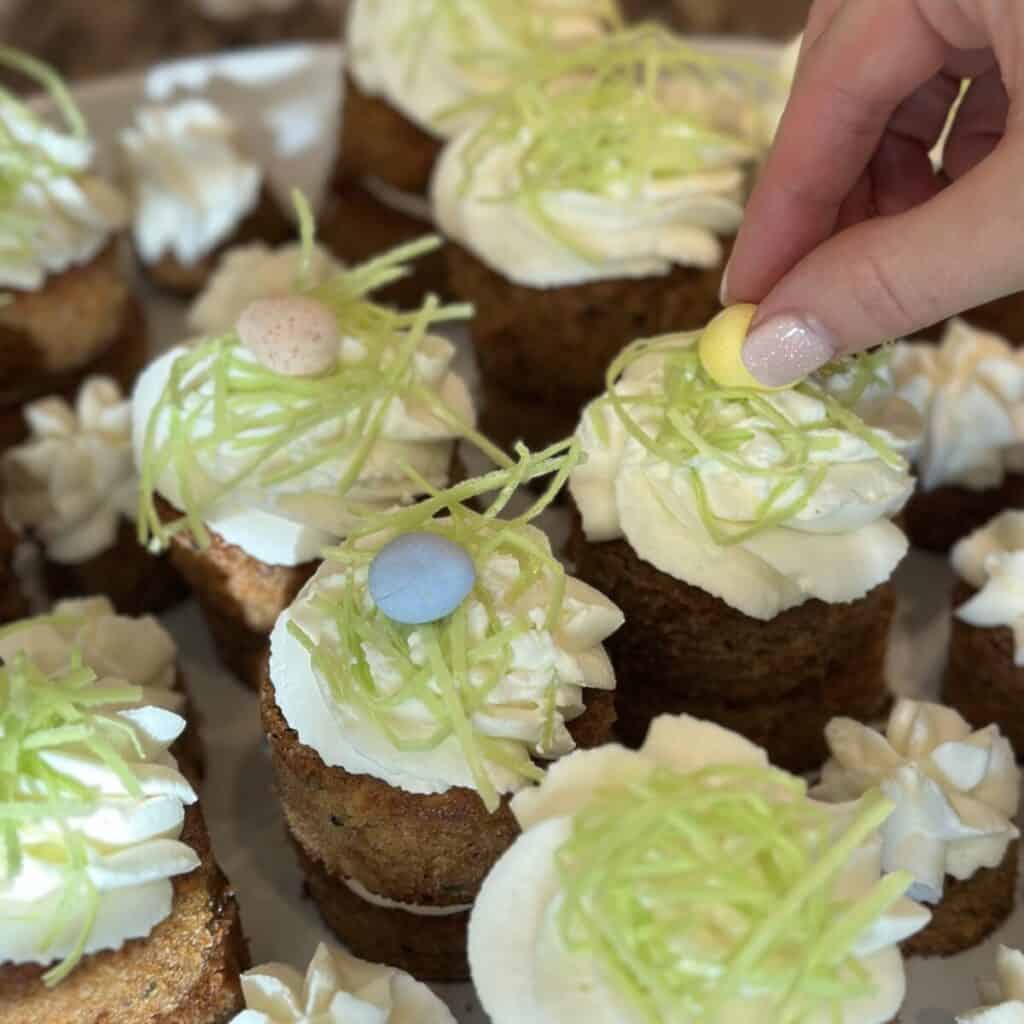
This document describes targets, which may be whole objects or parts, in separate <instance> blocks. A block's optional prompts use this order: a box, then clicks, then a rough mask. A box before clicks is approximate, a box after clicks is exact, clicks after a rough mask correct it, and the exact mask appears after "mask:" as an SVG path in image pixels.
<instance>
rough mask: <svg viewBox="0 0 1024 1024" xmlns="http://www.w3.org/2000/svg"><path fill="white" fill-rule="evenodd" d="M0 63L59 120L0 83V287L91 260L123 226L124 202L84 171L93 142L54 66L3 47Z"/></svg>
mask: <svg viewBox="0 0 1024 1024" xmlns="http://www.w3.org/2000/svg"><path fill="white" fill-rule="evenodd" d="M0 65H3V66H4V67H6V68H8V69H9V70H12V71H15V72H18V73H21V74H24V75H25V76H26V77H28V78H29V79H30V80H31V81H32V83H33V85H36V86H39V87H41V88H43V89H45V90H46V91H47V92H48V93H49V95H50V97H51V98H52V100H53V102H54V105H55V107H56V108H57V112H58V114H59V116H60V118H61V119H62V120H63V122H64V123H63V126H62V127H57V126H55V125H51V124H50V123H49V122H48V121H46V120H44V119H43V118H41V117H39V116H38V115H37V114H36V113H34V111H33V110H32V109H31V108H29V107H28V106H26V105H25V104H24V103H23V102H22V101H21V100H19V99H17V98H16V97H15V96H14V95H13V94H12V93H10V92H8V91H7V90H6V89H0V153H2V155H3V166H4V187H3V189H2V190H0V287H6V288H17V289H21V290H25V291H35V290H37V289H39V288H41V287H42V285H43V283H44V282H45V280H46V278H47V277H48V276H49V275H51V274H59V273H61V272H62V271H65V270H67V269H69V268H71V267H75V266H79V265H81V264H84V263H88V262H89V261H90V260H92V259H93V257H95V256H96V255H97V254H98V253H99V252H100V250H101V249H103V247H104V246H105V245H106V244H107V242H108V241H109V240H110V238H111V237H112V236H113V235H114V233H116V232H117V231H119V230H120V229H121V228H123V227H124V226H125V224H126V223H127V219H128V207H127V203H126V202H125V201H124V199H123V197H122V196H121V195H120V193H119V192H117V191H116V190H115V189H114V188H112V187H111V186H110V185H108V184H107V183H106V182H104V181H103V180H101V179H100V178H98V177H97V176H96V175H95V174H93V173H92V171H91V168H92V166H93V160H94V157H95V145H94V143H93V141H92V139H91V138H90V137H89V134H88V129H87V127H86V124H85V121H84V119H83V118H82V115H81V113H80V112H79V111H78V108H77V107H76V106H75V104H74V101H73V100H72V99H71V96H70V94H69V93H68V91H67V89H66V88H65V87H64V85H63V83H62V82H61V81H60V79H59V77H58V76H57V74H56V73H55V72H54V71H52V70H51V69H50V68H48V67H47V66H46V65H44V64H41V63H40V62H39V61H37V60H35V59H34V58H32V57H29V56H28V55H27V54H22V53H19V52H17V51H15V50H10V49H7V48H3V49H0Z"/></svg>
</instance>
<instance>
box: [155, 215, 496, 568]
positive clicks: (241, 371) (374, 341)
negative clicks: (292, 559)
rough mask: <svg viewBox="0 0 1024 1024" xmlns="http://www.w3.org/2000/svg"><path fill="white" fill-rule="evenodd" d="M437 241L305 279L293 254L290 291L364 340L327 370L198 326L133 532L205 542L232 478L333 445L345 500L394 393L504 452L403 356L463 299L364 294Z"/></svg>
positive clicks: (285, 470)
mask: <svg viewBox="0 0 1024 1024" xmlns="http://www.w3.org/2000/svg"><path fill="white" fill-rule="evenodd" d="M300 200H301V197H300V198H299V200H297V206H298V208H299V211H300V219H301V222H302V240H303V249H304V251H305V252H306V253H308V251H309V250H310V249H311V247H312V244H313V229H312V215H311V214H310V212H309V210H308V207H307V206H305V204H304V201H300ZM439 245H440V240H439V239H437V238H433V237H431V238H424V239H422V240H420V241H417V242H412V243H409V244H408V245H404V246H401V247H400V248H397V249H394V250H392V251H391V252H388V253H385V254H384V255H382V256H379V257H377V258H376V259H374V260H371V261H369V262H368V263H364V264H362V265H360V266H356V267H354V268H352V269H350V270H342V271H340V272H339V273H337V274H335V275H334V276H333V277H331V278H329V279H328V280H327V281H325V282H324V283H322V284H319V285H316V286H315V287H310V286H309V284H308V281H307V277H308V257H304V258H303V260H302V261H301V264H300V268H299V275H298V276H299V280H298V281H297V282H296V291H297V293H298V294H303V295H308V296H310V297H311V298H314V299H316V300H318V301H319V302H321V303H323V304H324V305H325V306H327V307H328V308H329V309H330V310H331V311H332V312H333V313H334V314H335V315H336V317H337V319H338V324H339V326H340V328H341V331H342V333H343V334H344V335H345V336H347V337H350V338H353V339H356V340H357V341H358V342H359V343H360V344H361V345H362V348H363V354H362V355H361V357H360V358H358V359H356V360H345V361H339V363H338V365H337V366H336V368H335V369H334V370H333V371H331V372H330V373H326V374H323V375H321V376H318V377H289V376H284V375H281V374H277V373H274V372H272V371H271V370H269V369H267V368H265V367H264V366H262V365H261V364H260V363H258V362H256V361H255V360H254V359H253V358H252V357H251V356H250V355H249V353H248V352H247V351H246V350H245V349H244V348H243V347H242V344H241V341H240V340H239V337H238V334H237V332H235V331H231V332H229V333H228V334H225V335H222V336H220V337H214V338H207V339H205V340H203V341H201V342H199V343H198V344H196V345H195V346H193V347H192V348H191V349H190V350H189V351H188V352H187V353H185V354H183V355H182V356H181V357H180V358H178V359H177V360H176V361H175V362H174V365H173V367H172V371H171V377H170V380H169V382H168V384H167V386H166V387H165V389H164V391H163V394H162V395H161V396H160V399H159V401H158V402H157V404H156V405H155V407H154V408H153V410H152V413H151V415H150V418H149V421H148V423H147V428H146V432H145V436H144V440H143V447H142V459H141V462H142V465H141V473H140V477H141V480H140V495H139V514H138V535H139V540H140V542H141V543H143V544H149V545H151V546H152V547H155V548H157V549H159V548H162V547H165V546H166V544H167V542H168V541H169V539H170V538H171V537H172V536H173V535H174V534H175V533H177V532H179V531H180V530H183V529H188V530H189V531H191V533H192V535H193V536H194V537H195V539H196V541H197V542H198V543H199V544H200V545H201V546H206V545H207V544H208V543H209V532H208V530H207V528H206V526H205V524H204V519H205V518H207V517H208V516H209V514H210V513H211V511H212V510H213V509H215V508H216V507H217V505H218V503H219V502H221V501H222V500H223V499H224V498H225V497H227V496H228V495H230V494H232V493H233V492H235V491H237V490H238V489H239V488H241V487H243V486H246V487H255V488H270V487H274V486H275V485H280V484H284V483H286V482H288V481H290V480H294V479H295V478H296V477H300V476H302V475H303V474H306V473H308V472H309V471H311V470H314V469H315V468H316V467H318V466H320V465H322V464H323V463H325V462H326V461H328V460H329V459H336V458H338V457H343V458H344V460H345V463H346V469H345V472H344V475H343V476H342V478H341V479H340V480H339V481H338V486H337V497H338V499H339V500H344V499H345V498H346V496H347V494H348V492H349V491H350V489H351V488H352V487H353V485H354V484H355V483H356V482H357V481H358V479H359V476H360V473H361V472H362V470H363V467H364V466H365V465H366V462H367V459H368V458H369V457H370V454H371V451H372V449H373V446H374V444H375V443H376V442H377V441H378V439H379V438H380V434H381V430H382V427H383V423H384V418H385V416H386V414H387V411H388V408H389V406H390V404H391V403H392V401H393V399H395V398H398V397H401V398H403V399H406V400H408V401H412V402H416V403H420V404H422V405H423V406H425V407H426V408H428V409H429V410H430V412H431V414H432V415H433V416H435V417H436V418H437V419H438V420H440V421H441V422H443V423H444V424H446V425H448V426H450V428H451V430H452V432H453V434H454V435H455V436H457V437H463V438H466V439H468V440H470V441H472V442H473V443H474V444H475V445H476V446H477V447H479V448H480V449H481V450H482V451H484V452H485V453H486V454H487V455H488V456H489V457H491V458H492V459H493V460H494V461H495V462H497V463H498V464H507V463H508V457H507V456H506V455H504V454H503V453H502V452H501V451H500V450H499V449H497V448H496V447H495V446H494V445H493V444H491V443H490V442H489V441H488V440H487V439H486V438H485V437H483V435H482V434H480V433H479V432H478V431H476V430H474V429H473V428H472V427H471V426H470V425H469V424H468V423H464V422H462V421H461V420H460V418H459V417H458V416H457V414H456V413H455V411H454V410H452V409H451V408H449V407H448V406H447V405H446V404H445V402H444V401H442V399H441V397H440V396H439V395H438V393H437V392H436V391H435V390H434V389H433V388H431V387H428V386H426V385H425V384H423V383H421V382H419V381H418V380H417V379H416V374H415V365H414V359H415V356H416V353H417V351H418V349H419V348H420V346H421V345H422V343H423V341H424V338H425V337H426V335H427V333H428V332H429V331H430V330H432V329H433V328H435V327H437V326H438V325H440V324H444V323H448V322H451V321H455V320H463V319H465V318H466V317H468V316H469V315H470V314H471V307H469V306H465V305H451V306H443V305H441V304H440V303H439V301H438V300H437V299H436V298H435V297H434V296H431V297H430V298H428V299H427V300H426V301H425V302H424V304H423V305H422V306H421V307H420V309H418V310H416V311H414V312H398V311H396V310H393V309H391V308H389V307H386V306H382V305H378V304H377V303H375V302H373V301H372V300H371V299H370V298H369V296H370V294H371V293H372V292H374V291H376V290H378V289H380V288H383V287H385V286H387V285H388V284H391V283H392V282H394V281H397V280H399V279H401V278H403V277H405V276H407V275H408V274H409V273H410V272H411V271H410V268H409V265H408V264H409V262H410V261H411V260H413V259H415V258H416V257H418V256H421V255H423V254H424V253H426V252H430V251H432V250H434V249H436V248H437V247H438V246H439ZM211 418H212V422H213V426H212V429H211V427H210V420H211ZM297 442H304V443H305V447H304V451H303V454H302V455H301V456H298V455H296V456H293V455H291V454H290V453H289V452H288V449H289V448H291V447H292V446H295V445H296V443H297ZM293 450H294V448H293ZM224 452H229V453H231V455H232V456H233V457H234V458H235V459H236V461H237V462H238V463H239V465H238V468H237V469H235V470H234V472H232V473H231V474H230V475H229V476H227V478H215V477H214V476H213V474H212V473H211V472H210V470H209V469H208V466H209V464H210V461H211V460H212V459H213V458H214V457H215V456H217V455H218V454H220V453H224ZM166 474H170V475H172V477H173V478H174V480H175V482H176V484H177V488H178V492H179V494H180V496H181V500H182V503H183V506H184V513H185V514H184V515H183V516H182V517H181V518H179V519H177V520H174V521H172V522H164V521H163V520H162V518H161V516H160V514H159V512H158V511H157V506H156V501H155V496H156V493H157V488H158V487H159V485H160V482H161V480H162V479H164V478H165V475H166Z"/></svg>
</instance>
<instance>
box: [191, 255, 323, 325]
mask: <svg viewBox="0 0 1024 1024" xmlns="http://www.w3.org/2000/svg"><path fill="white" fill-rule="evenodd" d="M301 260H302V246H301V245H300V244H299V243H298V242H289V243H288V244H287V245H281V246H278V247H277V248H275V249H271V248H270V247H269V246H268V245H266V244H265V243H263V242H254V243H253V244H252V245H236V246H235V247H234V248H231V249H229V250H228V251H227V252H226V253H224V255H223V256H221V258H220V260H219V261H218V263H217V269H216V270H215V271H214V272H213V274H212V275H211V276H210V280H209V281H208V282H207V284H206V287H205V288H204V289H203V291H202V292H201V293H200V294H199V296H197V298H196V300H195V302H193V303H192V307H191V308H190V309H189V312H188V325H189V327H190V328H192V330H194V331H195V332H196V334H201V335H204V336H209V335H215V334H225V333H227V332H228V331H231V330H234V328H235V324H237V323H238V318H239V317H240V316H241V315H242V312H243V310H244V309H245V308H246V307H247V306H248V305H249V304H250V303H251V302H255V301H256V300H257V299H266V298H270V297H272V296H275V295H288V294H291V293H292V292H293V291H294V289H295V282H296V280H297V279H298V274H299V267H300V264H301ZM339 270H341V264H340V263H338V262H337V261H335V259H334V258H333V257H332V256H331V254H330V253H329V252H328V251H327V250H326V249H325V248H323V247H322V246H320V245H314V246H313V248H312V250H311V252H310V260H309V283H310V285H311V286H314V287H315V286H316V285H319V284H323V283H324V281H326V280H327V279H328V278H329V277H331V275H332V274H335V273H337V272H338V271H339Z"/></svg>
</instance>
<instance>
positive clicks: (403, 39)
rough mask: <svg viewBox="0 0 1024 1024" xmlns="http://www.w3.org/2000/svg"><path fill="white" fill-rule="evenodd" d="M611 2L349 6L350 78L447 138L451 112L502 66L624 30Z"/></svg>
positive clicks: (441, 1)
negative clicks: (616, 29) (528, 55)
mask: <svg viewBox="0 0 1024 1024" xmlns="http://www.w3.org/2000/svg"><path fill="white" fill-rule="evenodd" d="M621 20H622V19H621V15H620V14H619V12H618V8H617V4H616V0H518V2H517V3H514V4H510V3H507V2H505V0H455V2H452V0H399V2H398V3H397V4H396V3H394V2H389V0H354V3H352V4H351V6H350V9H349V17H348V28H347V32H346V37H345V39H346V49H347V52H348V54H349V58H348V70H349V73H350V74H351V75H352V77H353V79H354V80H355V82H356V84H357V85H358V86H359V88H360V89H362V90H363V92H365V93H367V94H368V95H370V96H379V97H382V98H383V99H385V100H387V102H388V103H390V104H391V105H392V106H394V107H397V108H398V109H399V110H400V111H401V112H402V113H403V114H404V115H405V116H406V117H408V118H409V119H410V120H411V121H413V122H415V123H416V124H417V125H419V127H420V128H422V129H423V130H424V131H426V132H428V133H429V134H431V135H433V136H435V137H437V138H444V137H447V136H449V135H451V134H453V133H454V131H455V130H456V128H457V125H458V123H459V121H458V119H456V118H451V117H445V116H444V115H445V113H446V112H447V111H449V110H450V108H452V107H454V106H456V105H457V104H460V103H462V102H464V101H465V100H466V99H469V98H471V97H473V96H475V95H478V94H480V93H481V92H489V91H492V90H493V89H495V88H496V87H498V86H499V85H500V84H501V82H502V81H503V79H504V77H505V74H504V73H503V68H502V63H503V61H504V60H508V59H512V58H515V57H517V56H521V55H522V54H524V53H530V52H532V51H533V50H534V49H535V48H537V47H540V46H547V45H549V44H554V45H555V46H564V45H565V44H567V43H576V42H579V41H580V40H586V39H590V38H593V37H594V36H598V35H601V34H603V33H605V32H607V31H609V30H610V29H612V28H614V27H615V26H617V25H619V24H620V23H621Z"/></svg>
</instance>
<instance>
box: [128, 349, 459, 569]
mask: <svg viewBox="0 0 1024 1024" xmlns="http://www.w3.org/2000/svg"><path fill="white" fill-rule="evenodd" d="M187 351H188V349H187V348H185V347H184V346H178V347H176V348H173V349H171V351H169V352H167V353H165V354H164V355H163V356H161V357H160V358H159V359H157V360H156V361H155V362H153V363H152V364H150V366H149V367H148V368H147V369H146V370H145V371H144V372H143V374H142V375H141V376H140V377H139V379H138V381H137V382H136V385H135V393H134V396H133V402H132V415H133V437H134V445H135V458H136V465H141V461H142V452H143V448H144V442H145V437H146V428H147V424H148V423H149V419H150V414H151V412H152V411H153V409H154V408H155V407H156V405H157V403H158V401H159V400H160V396H161V395H162V393H163V391H164V389H165V388H166V387H167V385H168V382H169V380H170V378H171V372H172V367H173V365H174V362H175V360H176V359H178V358H179V357H180V356H182V355H183V354H185V353H186V352H187ZM238 354H239V357H240V358H252V357H249V356H247V355H246V353H245V350H243V349H239V350H238ZM338 355H339V359H340V361H341V362H342V363H357V362H360V361H362V360H364V359H365V358H366V349H365V347H364V346H363V344H362V342H360V341H359V340H357V339H356V338H353V337H345V338H343V339H342V340H341V342H340V343H339V352H338ZM454 356H455V349H454V347H453V346H452V345H451V343H450V342H448V341H446V340H445V339H443V338H441V337H438V336H436V335H427V336H426V337H425V338H424V339H423V341H422V343H421V344H420V346H419V349H418V350H417V352H416V354H415V356H414V359H413V374H414V378H415V382H416V384H417V385H420V386H426V387H428V388H430V389H431V390H433V391H434V392H436V394H437V395H438V396H439V398H440V399H441V400H442V401H443V402H444V403H445V404H446V405H447V407H448V408H449V409H450V410H452V411H453V412H454V413H455V414H456V415H457V416H458V417H459V419H460V420H461V421H462V422H463V423H467V424H470V425H472V424H473V423H474V422H475V411H474V408H473V402H472V399H471V398H470V396H469V391H468V390H467V388H466V385H465V383H464V381H463V380H462V378H461V377H459V376H458V375H457V374H456V373H455V372H454V371H453V370H452V369H451V363H452V360H453V358H454ZM203 371H204V366H203V365H200V366H199V367H197V368H196V370H195V373H196V374H197V375H201V374H202V373H203ZM213 386H214V385H213V381H212V380H208V381H206V383H205V384H204V385H203V386H202V388H200V389H199V390H197V391H195V392H193V393H191V394H190V395H189V397H188V399H187V400H186V413H185V414H186V415H187V414H188V411H189V410H191V409H194V408H196V407H197V406H198V404H200V403H206V408H205V410H204V411H203V412H202V413H201V414H200V415H199V418H198V420H197V421H196V430H197V432H201V431H207V430H209V431H212V430H213V427H214V418H213V407H212V406H213V403H212V402H210V401H209V399H210V396H211V395H212V389H213ZM271 411H273V410H271ZM357 412H358V410H357ZM353 419H355V417H353ZM353 425H354V423H346V422H344V421H339V420H337V419H334V420H330V421H328V422H327V423H325V424H324V425H323V427H322V428H320V429H319V430H318V431H317V432H316V433H315V434H311V435H304V436H302V437H300V438H298V439H297V440H296V441H294V442H292V443H291V444H290V445H288V446H286V447H285V448H284V449H282V450H281V451H280V452H278V453H276V455H275V457H274V458H275V460H276V461H274V463H273V465H274V466H276V467H282V466H286V465H291V464H294V463H298V462H302V461H304V460H305V459H307V458H308V457H309V455H310V453H311V451H313V450H314V449H315V447H316V446H317V445H320V444H323V445H329V446H330V447H331V449H332V451H335V452H337V454H335V455H332V456H331V457H330V458H328V459H327V460H326V461H324V462H321V463H320V464H318V465H317V466H315V467H314V468H313V469H311V470H307V471H306V472H303V473H302V474H300V475H297V476H293V477H291V478H290V479H288V480H286V481H283V482H281V483H279V484H274V485H269V484H263V483H261V482H259V481H256V480H253V481H251V482H249V483H248V484H245V485H240V486H237V487H234V488H232V489H231V490H230V491H229V492H228V493H227V494H225V495H223V496H222V497H221V498H220V499H219V500H218V501H217V503H216V504H215V506H214V507H213V509H212V511H211V512H210V513H209V514H208V515H207V523H208V525H209V526H210V528H211V529H213V530H215V531H216V532H217V533H219V534H220V535H221V536H222V537H223V538H224V539H225V540H226V541H227V542H228V543H231V544H236V545H238V546H239V547H241V548H242V549H243V550H244V551H246V552H247V553H248V554H250V555H252V556H253V557H254V558H258V559H260V560H261V561H263V562H268V563H270V564H274V565H300V564H301V563H303V562H307V561H309V560H311V559H313V558H316V557H318V556H319V555H320V552H321V550H322V549H323V548H324V547H326V546H327V545H329V544H331V543H333V542H335V541H337V540H339V539H340V538H342V537H344V536H345V534H346V532H347V530H348V529H349V527H350V526H351V522H352V516H351V513H350V512H349V503H353V504H357V505H360V506H362V507H364V508H365V507H366V506H374V505H376V506H379V507H381V508H386V507H389V506H391V505H393V504H395V503H396V502H400V501H406V500H409V499H410V498H411V497H412V496H413V491H414V485H413V484H412V482H411V481H410V478H409V476H408V475H407V474H406V473H405V472H404V471H403V466H404V465H409V466H412V467H413V468H414V469H415V470H416V471H417V472H418V473H419V474H420V475H421V476H422V477H424V478H425V479H426V480H428V481H429V482H430V483H431V484H433V485H435V486H438V487H443V486H445V485H446V484H447V481H448V473H449V468H450V465H451V457H452V450H453V448H454V445H455V440H456V436H457V435H456V431H455V430H454V429H453V428H452V427H451V426H449V425H447V424H445V423H442V422H441V421H440V420H439V419H437V417H436V416H435V415H434V414H433V412H432V411H431V410H430V408H428V407H427V406H426V405H424V404H423V403H422V402H421V401H419V400H417V399H415V398H413V397H411V396H396V397H394V398H393V399H391V401H390V404H389V406H388V407H387V410H386V412H385V414H384V417H383V421H382V427H381V430H380V434H379V436H378V438H377V440H376V442H375V443H374V444H373V446H372V449H371V451H370V453H369V457H368V458H367V459H366V461H365V463H364V464H363V466H362V468H361V470H360V473H359V476H358V478H357V480H356V481H355V483H354V484H353V485H352V487H351V488H350V489H349V490H348V492H347V495H346V499H345V500H339V499H338V486H339V484H340V482H341V481H342V479H343V478H344V476H345V474H346V472H347V469H348V466H349V464H350V460H351V458H352V457H353V454H354V446H352V445H340V444H339V442H338V435H339V432H341V431H345V430H350V429H351V428H352V426H353ZM168 431H169V417H166V416H165V417H163V418H162V419H161V421H160V425H159V428H158V430H157V432H156V441H157V443H158V444H162V443H163V441H164V439H165V438H166V437H167V434H168ZM339 449H341V450H340V451H339ZM251 459H252V449H251V448H244V447H241V448H236V447H235V446H234V445H232V443H231V442H230V441H226V442H225V443H224V444H221V445H219V446H217V447H216V448H215V449H208V450H207V451H205V452H204V453H203V456H202V461H201V464H202V468H203V470H204V471H205V473H206V474H207V477H208V485H209V487H210V488H211V490H213V489H215V488H217V487H219V485H220V484H222V483H223V482H225V481H228V480H230V479H232V478H233V477H234V476H235V475H236V474H237V473H238V471H239V469H240V467H242V466H244V465H247V464H248V463H249V461H250V460H251ZM267 465H268V468H270V462H269V461H268V464H267ZM157 489H158V490H159V492H160V493H161V494H162V495H163V496H164V497H165V498H166V499H167V500H168V501H169V502H170V503H171V504H172V505H174V506H176V507H177V508H179V509H184V502H183V500H182V497H181V494H180V493H179V490H178V484H177V477H176V475H175V474H174V473H173V472H172V471H170V470H169V471H168V472H166V473H165V474H164V475H163V477H162V478H161V479H160V480H159V481H158V482H157ZM195 497H196V498H197V500H201V499H202V498H203V495H201V494H196V496H195Z"/></svg>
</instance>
